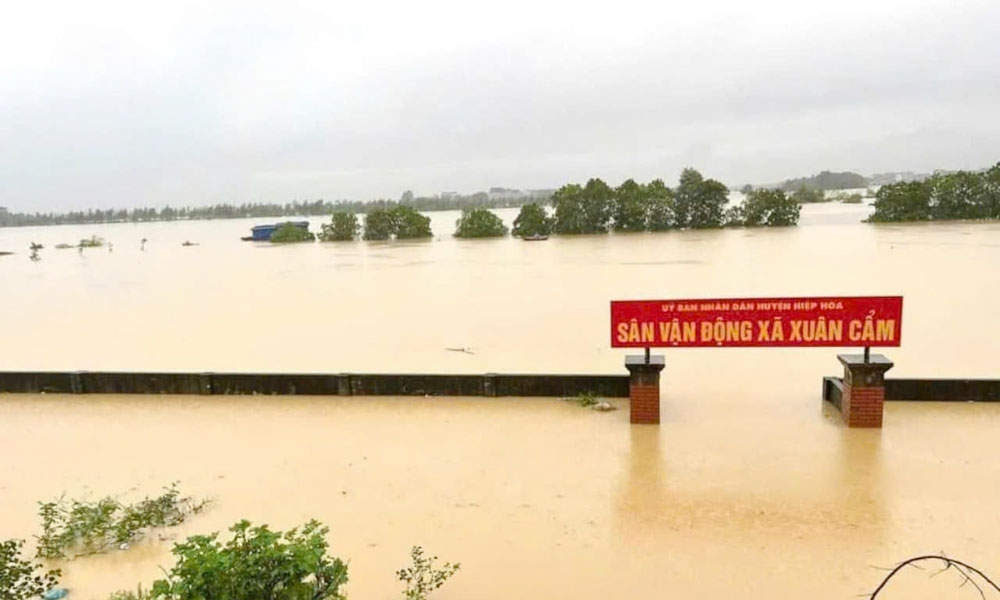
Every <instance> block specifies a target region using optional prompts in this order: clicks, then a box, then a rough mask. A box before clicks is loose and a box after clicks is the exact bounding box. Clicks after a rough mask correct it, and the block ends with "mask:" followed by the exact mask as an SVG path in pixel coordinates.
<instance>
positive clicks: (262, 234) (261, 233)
mask: <svg viewBox="0 0 1000 600" xmlns="http://www.w3.org/2000/svg"><path fill="white" fill-rule="evenodd" d="M289 223H291V224H292V225H295V226H296V227H299V228H301V229H305V230H306V231H309V221H286V222H284V223H275V224H273V225H257V226H256V227H251V228H250V234H251V235H250V236H248V237H241V238H240V239H241V240H243V241H244V242H269V241H271V236H272V235H274V232H275V231H277V230H278V229H281V227H282V226H284V225H288V224H289Z"/></svg>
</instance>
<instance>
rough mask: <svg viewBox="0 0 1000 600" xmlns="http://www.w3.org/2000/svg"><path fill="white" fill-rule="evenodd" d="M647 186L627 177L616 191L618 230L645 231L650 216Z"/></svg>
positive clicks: (616, 225)
mask: <svg viewBox="0 0 1000 600" xmlns="http://www.w3.org/2000/svg"><path fill="white" fill-rule="evenodd" d="M649 205H650V203H649V197H648V193H647V189H646V186H642V185H639V184H638V183H636V182H635V180H633V179H626V180H625V181H624V182H623V183H622V184H621V185H620V186H618V188H617V189H616V190H615V193H614V203H613V205H612V206H613V213H614V214H613V217H614V225H615V230H616V231H645V230H646V221H647V219H648V216H649Z"/></svg>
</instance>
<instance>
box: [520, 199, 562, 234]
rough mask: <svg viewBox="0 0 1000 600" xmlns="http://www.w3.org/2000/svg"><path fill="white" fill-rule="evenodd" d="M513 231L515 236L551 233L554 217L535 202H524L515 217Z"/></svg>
mask: <svg viewBox="0 0 1000 600" xmlns="http://www.w3.org/2000/svg"><path fill="white" fill-rule="evenodd" d="M511 233H513V234H514V236H515V237H532V236H537V235H549V234H550V233H552V217H550V216H548V214H546V212H545V208H543V207H542V206H540V205H538V204H536V203H534V202H532V203H531V204H524V205H522V206H521V212H519V213H517V218H516V219H514V229H513V230H512V231H511Z"/></svg>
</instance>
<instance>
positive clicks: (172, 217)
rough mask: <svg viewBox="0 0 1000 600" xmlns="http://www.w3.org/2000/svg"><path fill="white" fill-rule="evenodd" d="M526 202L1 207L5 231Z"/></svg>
mask: <svg viewBox="0 0 1000 600" xmlns="http://www.w3.org/2000/svg"><path fill="white" fill-rule="evenodd" d="M521 204H523V201H519V200H517V199H512V198H493V197H490V196H489V194H487V193H486V192H477V193H475V194H470V195H464V196H460V195H457V196H453V197H446V198H442V197H440V196H414V195H413V194H412V193H411V192H406V193H404V194H403V196H402V197H401V199H400V200H385V199H379V200H371V201H361V200H336V201H333V202H329V201H326V200H314V201H308V200H307V201H302V202H300V201H295V202H287V203H284V204H277V203H257V202H250V203H243V204H214V205H211V206H194V207H182V208H173V207H170V206H165V207H163V208H149V207H147V208H133V209H107V210H101V209H96V210H95V209H88V210H85V211H69V212H65V213H56V212H49V213H42V212H36V213H22V212H11V211H9V210H7V209H6V208H4V207H2V206H0V227H28V226H38V225H85V224H94V223H145V222H153V221H185V220H210V219H241V218H273V217H299V216H302V217H315V216H324V215H330V214H333V213H337V212H349V213H358V214H361V213H368V212H371V211H374V210H379V209H385V210H390V209H392V208H395V207H397V206H407V207H410V208H412V209H414V210H417V211H427V212H431V211H438V210H464V209H466V208H510V207H516V206H520V205H521Z"/></svg>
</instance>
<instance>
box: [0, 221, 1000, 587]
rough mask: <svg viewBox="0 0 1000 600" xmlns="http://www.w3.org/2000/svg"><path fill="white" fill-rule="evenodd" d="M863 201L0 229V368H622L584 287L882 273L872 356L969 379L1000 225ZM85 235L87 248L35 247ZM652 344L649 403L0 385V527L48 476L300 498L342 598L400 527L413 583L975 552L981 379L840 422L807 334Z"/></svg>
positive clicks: (272, 508) (144, 569)
mask: <svg viewBox="0 0 1000 600" xmlns="http://www.w3.org/2000/svg"><path fill="white" fill-rule="evenodd" d="M501 212H502V213H503V214H504V216H505V218H506V219H507V220H508V222H509V221H510V220H511V219H512V218H513V215H514V211H501ZM864 212H865V208H864V207H857V206H842V205H834V204H826V205H814V206H806V207H805V208H804V209H803V219H802V225H801V226H800V227H798V228H792V229H787V230H726V231H697V232H674V233H666V234H634V235H610V236H581V237H564V238H556V237H554V238H552V239H550V240H549V241H547V242H544V243H524V242H521V241H517V240H512V239H506V240H485V241H459V240H454V239H452V238H451V237H450V234H451V231H452V229H453V224H454V219H455V218H457V213H431V215H432V218H433V219H434V222H433V226H434V229H435V233H436V234H437V235H436V237H435V239H434V240H431V241H426V242H414V243H366V242H357V243H347V244H307V245H298V246H269V245H255V244H251V243H245V242H240V241H239V240H238V238H239V236H241V235H246V233H247V231H248V229H249V227H250V226H251V225H252V224H256V223H261V222H264V220H254V221H216V222H186V223H156V224H119V225H106V226H79V227H77V226H73V227H69V226H67V227H49V228H33V229H0V250H14V251H17V252H18V254H16V255H14V256H5V257H0V286H2V287H0V292H2V296H0V298H2V299H0V302H2V304H0V308H2V311H0V333H2V340H3V343H2V344H0V365H2V367H0V368H3V369H10V370H22V369H24V370H27V369H38V370H43V369H54V370H68V369H95V370H96V369H114V370H133V369H135V370H138V369H146V370H157V369H161V370H199V371H200V370H217V371H227V370H229V371H297V372H308V371H315V372H343V371H357V372H365V371H368V372H393V371H396V372H421V371H433V372H485V371H499V372H504V371H507V372H510V371H521V372H581V373H590V372H606V373H620V372H623V371H624V370H623V368H622V362H623V354H624V353H623V352H620V351H615V350H612V349H611V348H609V340H608V335H609V332H608V329H609V322H608V301H609V300H611V299H624V298H655V297H724V296H767V295H782V296H791V295H851V294H857V295H865V294H901V295H903V296H904V297H905V303H904V327H903V330H904V331H903V347H902V348H898V349H891V350H888V351H886V352H885V354H887V355H888V356H889V357H890V358H892V359H893V360H894V361H895V362H896V365H897V366H896V368H895V369H894V370H893V371H890V373H889V375H890V376H897V377H902V376H911V377H996V376H997V368H998V367H997V365H998V358H997V357H998V356H1000V319H998V318H996V298H998V297H1000V277H997V276H996V274H997V273H998V272H1000V224H996V223H987V224H953V223H943V224H933V225H932V224H924V225H897V226H878V227H876V226H869V225H863V224H860V223H858V221H859V220H860V219H861V218H862V217H863V215H864ZM312 221H313V223H315V224H318V223H319V222H320V221H321V220H320V219H312ZM316 228H317V226H316V225H314V229H316ZM92 234H97V235H101V236H103V237H105V238H107V239H108V240H110V241H112V242H113V243H114V248H113V251H112V252H109V251H108V249H106V248H105V249H96V250H87V251H85V252H84V253H83V255H82V256H81V255H79V254H78V253H77V251H76V250H54V249H52V247H53V246H54V245H55V244H56V243H60V242H65V243H75V242H76V241H78V240H79V239H80V238H83V237H88V236H90V235H92ZM142 238H147V239H148V240H149V242H148V244H147V247H146V250H145V252H141V251H140V250H139V242H140V240H141V239H142ZM185 240H191V241H192V242H198V243H199V244H200V245H198V246H193V247H186V248H185V247H181V245H180V244H181V242H183V241H185ZM31 241H36V242H40V243H43V244H45V245H46V249H45V250H43V251H42V260H41V261H39V262H37V263H32V262H30V261H29V260H28V259H27V251H26V248H27V245H28V243H29V242H31ZM457 347H464V348H468V349H470V350H471V352H472V353H471V354H469V353H464V352H452V351H448V350H447V348H457ZM665 354H666V361H667V368H666V371H665V373H664V379H663V388H662V394H663V407H662V418H663V424H662V425H661V426H660V427H655V426H635V427H632V426H629V425H628V423H627V422H628V413H627V410H618V411H615V412H612V413H607V414H601V413H595V412H592V411H589V410H585V409H582V408H579V407H576V406H574V405H571V404H569V403H566V402H562V401H560V400H558V399H517V398H508V399H491V400H486V399H460V398H451V399H436V398H427V399H413V398H406V399H401V398H296V397H280V398H261V397H242V398H231V397H211V398H203V397H139V396H134V397H127V396H120V397H116V396H90V397H88V396H82V397H79V396H77V397H68V396H54V395H45V396H18V395H6V396H0V442H2V443H3V449H4V454H3V458H2V460H0V537H24V538H28V539H31V536H32V535H33V534H35V533H37V531H38V521H37V517H36V515H35V510H36V504H35V503H36V501H37V500H42V499H49V498H52V497H54V496H58V495H59V494H60V493H62V492H67V493H69V494H71V495H75V494H79V493H82V492H86V491H89V492H90V493H92V494H94V495H99V494H107V493H129V492H130V490H133V491H131V492H130V493H132V494H146V493H149V494H152V493H155V492H157V491H158V489H159V487H160V486H162V485H165V484H166V483H169V482H170V481H174V480H179V481H181V488H182V490H184V491H190V492H192V493H195V494H197V495H203V496H211V497H213V498H214V499H215V502H214V504H213V505H212V506H211V508H210V509H209V510H207V512H205V513H203V514H201V515H198V516H196V517H193V518H192V519H191V520H190V521H189V522H188V523H186V524H184V525H183V526H182V527H180V528H178V529H177V530H172V531H171V533H172V534H174V533H175V534H177V535H180V536H184V535H188V534H193V533H200V532H205V531H212V530H218V529H224V528H225V527H227V526H228V525H229V524H231V523H232V522H234V521H236V520H237V519H240V518H248V519H252V520H254V521H266V522H268V523H270V524H271V525H272V526H274V527H281V528H284V527H290V526H293V525H295V524H298V523H300V522H302V521H303V520H305V519H307V518H310V517H316V518H318V519H321V520H323V521H324V522H325V523H327V524H329V525H330V527H331V534H330V541H331V548H332V551H333V553H334V554H336V555H339V556H342V557H344V558H349V559H350V576H351V583H350V584H349V586H348V593H349V595H350V597H352V598H391V597H395V596H397V595H398V593H399V592H398V590H399V587H398V584H397V582H395V581H394V577H393V571H394V569H396V568H399V567H401V566H403V565H404V564H405V563H406V561H407V552H408V550H409V547H410V546H411V545H413V544H421V545H423V546H425V547H426V548H428V550H430V551H431V552H433V553H434V554H437V555H439V556H441V557H442V559H444V560H452V561H460V562H462V563H463V569H462V571H461V572H460V573H459V574H458V575H456V577H455V578H454V579H453V581H452V582H450V583H449V584H448V585H447V586H445V587H444V588H443V589H442V590H441V591H440V593H439V594H438V595H436V596H435V597H437V598H441V599H442V600H447V599H449V598H451V599H457V598H485V599H500V598H505V599H506V598H584V599H594V600H596V599H607V598H647V597H657V598H662V597H686V598H699V597H705V598H717V597H744V598H785V597H787V598H853V597H855V596H856V595H857V594H862V593H865V592H870V591H871V589H872V588H873V587H874V585H875V584H876V583H877V582H878V581H879V580H880V579H881V577H882V576H883V575H884V572H883V571H879V570H877V569H876V568H873V566H883V567H884V566H889V565H891V564H893V563H895V562H896V561H899V560H902V559H904V558H907V557H909V556H913V555H916V554H922V553H927V552H938V551H942V550H943V551H945V552H947V553H948V554H949V555H951V556H954V557H956V558H961V559H963V560H967V561H969V562H971V563H973V564H975V565H977V566H979V567H981V568H983V569H984V570H985V571H986V572H987V573H992V574H994V575H1000V543H998V540H1000V513H998V511H997V510H996V499H997V497H998V494H1000V476H998V473H1000V456H998V454H997V433H996V432H997V430H998V428H1000V405H988V404H960V405H943V404H920V405H917V404H900V403H890V404H888V405H887V408H886V415H885V428H884V429H883V430H881V431H864V430H848V429H846V428H844V427H843V426H842V425H841V424H840V422H839V415H837V414H836V413H834V412H832V411H831V410H830V409H828V408H826V407H823V406H821V402H820V378H821V377H822V376H823V375H834V374H838V373H839V371H840V369H839V364H838V363H837V361H836V358H835V354H836V350H835V349H726V350H716V349H705V350H700V349H699V350H673V351H666V352H665ZM615 403H616V404H617V405H618V406H619V407H620V408H623V409H625V408H627V407H626V404H625V402H624V401H621V400H619V401H616V402H615ZM170 562H171V561H170V557H169V542H155V541H154V542H151V543H148V544H141V545H139V546H138V547H134V548H132V549H130V550H128V551H125V552H116V553H113V554H110V555H107V556H100V557H91V558H86V559H78V560H76V561H73V562H72V563H70V564H68V565H66V566H65V571H66V577H65V583H66V584H67V585H68V586H69V587H70V588H72V589H73V590H74V591H73V594H74V597H77V598H87V599H89V598H104V597H105V596H106V595H107V593H108V592H110V591H112V590H114V589H118V588H131V587H134V585H135V584H136V583H137V582H140V581H142V582H146V583H148V582H150V581H151V580H152V579H154V578H156V577H158V576H160V571H159V569H158V565H168V564H170ZM960 583H961V580H960V579H958V578H956V577H954V576H953V575H952V574H946V575H941V576H939V577H936V578H934V579H931V580H928V579H927V578H926V574H925V573H922V572H919V571H916V570H913V571H912V573H909V574H907V576H906V579H905V580H901V582H900V585H899V586H898V587H895V588H894V589H893V590H890V592H891V593H887V594H886V595H885V596H884V597H885V598H904V597H905V598H942V597H945V598H951V597H954V598H966V597H978V594H976V593H975V591H974V590H972V591H970V590H969V589H968V586H967V587H966V588H963V589H958V584H960ZM970 594H971V595H970ZM882 597H883V596H881V595H880V598H882Z"/></svg>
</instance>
